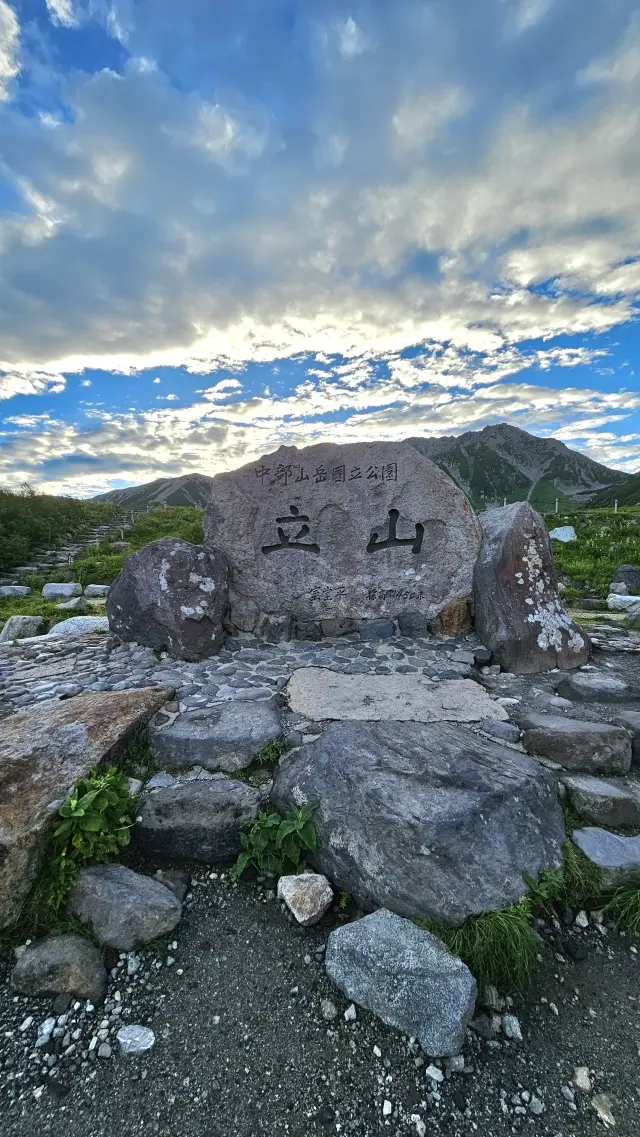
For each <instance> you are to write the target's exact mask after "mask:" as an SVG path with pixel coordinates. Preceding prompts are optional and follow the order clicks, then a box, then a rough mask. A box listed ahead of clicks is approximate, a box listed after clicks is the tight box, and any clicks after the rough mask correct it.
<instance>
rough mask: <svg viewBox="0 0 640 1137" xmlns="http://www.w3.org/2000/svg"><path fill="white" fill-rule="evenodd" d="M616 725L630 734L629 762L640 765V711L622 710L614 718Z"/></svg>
mask: <svg viewBox="0 0 640 1137" xmlns="http://www.w3.org/2000/svg"><path fill="white" fill-rule="evenodd" d="M614 722H615V724H616V726H623V727H624V729H625V730H628V731H629V734H630V735H631V764H632V765H633V766H640V711H624V712H623V713H622V714H621V715H618V717H617V718H616V719H614Z"/></svg>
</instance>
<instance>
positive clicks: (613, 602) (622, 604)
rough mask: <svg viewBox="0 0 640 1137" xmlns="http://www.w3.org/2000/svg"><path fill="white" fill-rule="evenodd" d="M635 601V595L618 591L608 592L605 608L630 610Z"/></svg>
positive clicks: (636, 599) (617, 610) (622, 610)
mask: <svg viewBox="0 0 640 1137" xmlns="http://www.w3.org/2000/svg"><path fill="white" fill-rule="evenodd" d="M637 603H638V597H637V596H628V595H626V596H625V595H623V594H621V593H619V592H610V593H609V595H608V596H607V608H608V609H609V611H610V612H630V611H632V610H633V609H634V608H635V606H636V605H637Z"/></svg>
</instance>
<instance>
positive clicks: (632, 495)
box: [589, 474, 640, 509]
mask: <svg viewBox="0 0 640 1137" xmlns="http://www.w3.org/2000/svg"><path fill="white" fill-rule="evenodd" d="M616 501H617V502H618V505H640V474H631V475H630V476H629V477H628V478H627V480H626V482H622V483H621V484H620V485H619V486H615V487H614V488H613V489H608V490H602V491H601V492H600V493H597V494H596V496H595V497H594V498H592V499H591V501H590V502H589V505H590V506H591V507H592V508H593V509H600V508H609V507H611V506H612V505H615V503H616Z"/></svg>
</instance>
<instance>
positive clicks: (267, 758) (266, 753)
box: [256, 738, 291, 766]
mask: <svg viewBox="0 0 640 1137" xmlns="http://www.w3.org/2000/svg"><path fill="white" fill-rule="evenodd" d="M287 750H291V743H290V742H288V741H287V739H286V738H274V740H273V742H267V743H266V745H265V746H263V747H262V750H261V751H260V753H259V754H258V755H257V757H256V762H259V763H260V765H261V766H275V765H276V763H277V762H279V761H280V759H281V758H282V755H283V754H286V753H287Z"/></svg>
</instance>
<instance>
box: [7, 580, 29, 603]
mask: <svg viewBox="0 0 640 1137" xmlns="http://www.w3.org/2000/svg"><path fill="white" fill-rule="evenodd" d="M30 592H31V589H30V588H27V586H26V584H1V585H0V600H16V599H18V598H22V597H23V596H28V595H29V593H30Z"/></svg>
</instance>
